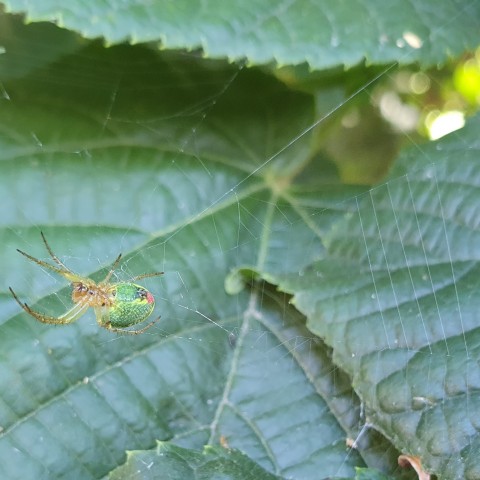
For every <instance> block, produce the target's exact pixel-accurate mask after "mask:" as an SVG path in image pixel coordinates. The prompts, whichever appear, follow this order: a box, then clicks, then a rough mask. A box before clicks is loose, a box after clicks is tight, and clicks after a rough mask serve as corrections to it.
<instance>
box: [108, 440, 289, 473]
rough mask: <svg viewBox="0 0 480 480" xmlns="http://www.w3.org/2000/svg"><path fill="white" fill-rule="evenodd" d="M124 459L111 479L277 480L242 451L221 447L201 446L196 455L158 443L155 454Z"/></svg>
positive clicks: (142, 454) (138, 453) (151, 452)
mask: <svg viewBox="0 0 480 480" xmlns="http://www.w3.org/2000/svg"><path fill="white" fill-rule="evenodd" d="M127 459H128V460H127V463H126V464H125V465H123V466H121V467H119V468H117V469H116V470H114V471H113V472H112V473H111V475H110V477H109V478H110V479H111V480H123V479H129V480H134V479H140V478H141V479H144V480H148V479H155V478H169V479H170V480H187V479H189V478H195V479H198V480H202V479H204V480H236V479H238V480H247V479H252V480H253V479H255V480H257V479H258V480H275V479H279V480H280V477H278V476H276V475H272V474H271V473H268V472H266V471H265V470H264V469H263V468H261V467H259V466H258V465H257V464H256V463H255V462H253V461H252V460H251V459H249V458H248V457H247V456H246V455H245V454H243V453H242V452H239V451H238V450H230V449H225V448H222V447H205V448H204V450H203V451H202V452H198V451H195V450H188V449H186V448H181V447H177V446H175V445H171V444H169V443H166V442H159V444H158V446H157V449H156V450H155V451H147V452H142V451H140V452H138V451H137V452H129V453H128V456H127Z"/></svg>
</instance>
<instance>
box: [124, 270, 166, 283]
mask: <svg viewBox="0 0 480 480" xmlns="http://www.w3.org/2000/svg"><path fill="white" fill-rule="evenodd" d="M164 273H165V272H155V273H144V274H142V275H137V276H136V277H133V278H132V281H133V282H135V281H136V280H141V279H142V278H148V277H159V276H160V275H163V274H164Z"/></svg>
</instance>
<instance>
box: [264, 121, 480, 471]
mask: <svg viewBox="0 0 480 480" xmlns="http://www.w3.org/2000/svg"><path fill="white" fill-rule="evenodd" d="M479 129H480V117H479V116H477V117H475V118H473V119H472V120H470V122H469V123H468V125H467V126H466V127H465V128H464V129H463V130H462V131H460V132H456V133H454V134H451V135H450V136H448V137H447V138H445V139H442V140H440V141H438V142H437V143H435V144H432V145H430V146H429V147H424V148H422V149H419V148H412V149H410V150H409V151H408V152H406V153H405V154H404V155H403V156H402V157H401V159H400V160H399V162H398V163H397V167H396V168H395V170H394V171H393V172H392V174H391V176H390V178H389V179H388V181H387V182H386V183H385V184H383V185H380V186H379V187H377V188H375V189H373V190H371V191H370V192H369V193H368V194H366V195H361V196H359V197H356V198H354V199H353V205H352V206H353V207H354V210H353V211H352V212H351V213H349V214H347V215H346V217H345V219H344V220H343V221H341V222H339V223H338V224H336V225H335V227H334V228H333V229H332V230H331V231H330V233H329V234H328V235H327V236H326V237H325V238H326V244H327V247H328V251H329V256H328V257H327V258H325V259H322V260H320V261H318V262H312V263H311V264H310V265H308V267H307V268H305V269H304V270H303V272H302V275H301V276H299V275H294V276H288V278H287V279H286V280H285V282H284V284H283V285H282V288H283V289H285V290H287V291H289V292H292V293H295V299H294V303H295V305H297V306H298V308H299V309H300V310H301V311H302V312H304V313H305V314H306V315H307V317H308V319H309V320H308V326H309V328H310V329H311V330H312V331H313V332H315V333H316V334H318V335H319V336H321V337H322V338H324V339H325V341H326V342H327V343H328V344H329V345H331V346H332V347H333V349H334V361H335V363H337V364H338V365H340V366H341V367H342V368H344V369H345V370H346V371H347V372H348V373H349V374H350V375H351V377H352V379H353V385H354V387H355V390H356V391H357V392H358V393H359V394H360V397H361V398H362V400H363V402H364V403H365V406H366V415H367V418H368V421H369V422H371V423H372V424H373V425H374V426H375V427H376V428H379V429H380V430H381V431H383V432H384V433H385V434H386V435H387V436H388V437H389V438H391V439H392V440H393V441H394V443H395V445H397V446H398V447H399V448H400V449H401V450H402V451H404V452H406V453H409V454H411V455H415V456H420V457H421V458H422V463H423V465H424V467H425V468H427V469H428V470H431V471H434V472H435V473H437V474H438V476H439V477H440V478H446V479H454V478H455V479H457V478H458V479H463V478H465V479H476V478H479V477H480V456H479V455H478V452H479V449H480V435H479V434H478V419H479V418H480V403H479V393H478V392H479V388H480V368H479V365H478V356H479V353H480V352H479V339H480V330H479V326H478V325H479V322H478V320H479V314H478V312H479V311H480V303H479V296H478V295H477V292H478V290H479V288H480V281H479V278H480V273H479V263H478V261H479V258H480V249H479V245H480V233H479V230H478V225H479V224H480V164H479V163H478V155H479V151H480V143H479V141H478V132H479ZM272 280H274V281H276V280H278V278H276V279H275V278H274V279H272Z"/></svg>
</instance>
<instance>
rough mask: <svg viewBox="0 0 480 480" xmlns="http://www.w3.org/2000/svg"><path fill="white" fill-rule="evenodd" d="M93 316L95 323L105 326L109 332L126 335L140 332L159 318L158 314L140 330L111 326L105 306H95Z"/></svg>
mask: <svg viewBox="0 0 480 480" xmlns="http://www.w3.org/2000/svg"><path fill="white" fill-rule="evenodd" d="M94 310H95V316H96V317H97V323H98V325H100V326H101V327H103V328H106V329H107V330H109V331H110V332H115V333H122V334H123V333H125V334H127V335H139V334H140V333H143V332H145V331H146V330H148V329H149V328H150V327H151V326H152V325H153V324H154V323H156V322H158V320H160V316H158V317H157V318H156V319H155V320H153V321H152V322H150V323H149V324H147V325H146V326H145V327H143V328H141V329H140V330H126V329H124V328H116V327H112V324H111V323H110V319H109V315H108V311H107V310H106V309H105V308H95V309H94Z"/></svg>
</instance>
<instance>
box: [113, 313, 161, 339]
mask: <svg viewBox="0 0 480 480" xmlns="http://www.w3.org/2000/svg"><path fill="white" fill-rule="evenodd" d="M159 320H160V316H158V317H157V318H156V319H155V320H153V321H152V322H150V323H148V324H147V325H146V326H145V327H143V328H141V329H140V330H124V329H123V328H114V327H112V326H109V327H107V329H108V330H110V331H111V332H115V333H122V334H123V333H126V334H128V335H139V334H140V333H143V332H145V331H146V330H148V329H149V328H150V327H151V326H153V324H154V323H156V322H158V321H159Z"/></svg>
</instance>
